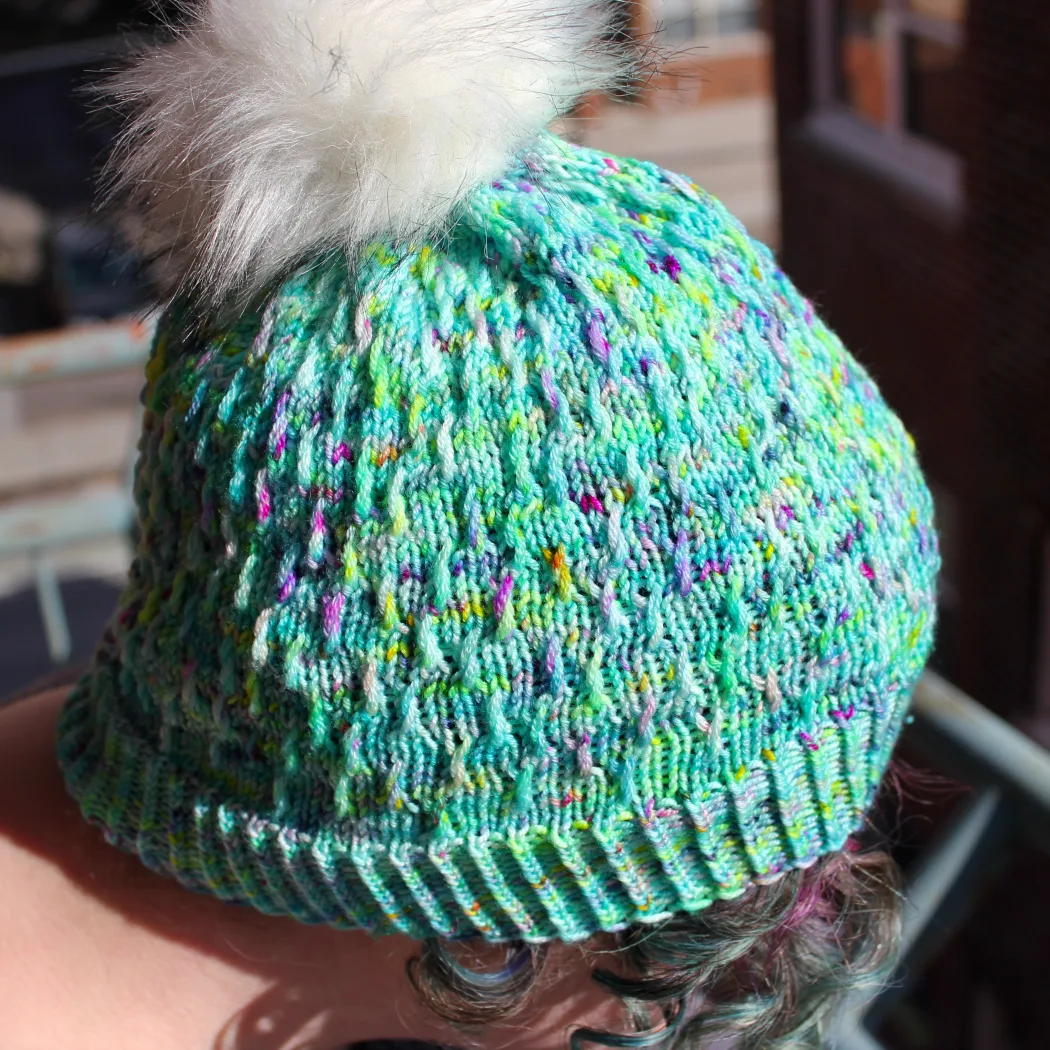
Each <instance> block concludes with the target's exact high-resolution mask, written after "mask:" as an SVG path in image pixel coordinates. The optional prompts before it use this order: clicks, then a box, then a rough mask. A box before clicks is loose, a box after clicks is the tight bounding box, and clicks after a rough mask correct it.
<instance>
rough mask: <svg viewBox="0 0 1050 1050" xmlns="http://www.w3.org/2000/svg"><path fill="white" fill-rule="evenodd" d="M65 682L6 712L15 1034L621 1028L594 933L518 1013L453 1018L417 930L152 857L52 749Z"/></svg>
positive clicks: (560, 1041) (273, 1039) (12, 1046)
mask: <svg viewBox="0 0 1050 1050" xmlns="http://www.w3.org/2000/svg"><path fill="white" fill-rule="evenodd" d="M65 695H66V689H64V688H63V689H56V690H51V691H49V692H44V693H40V694H37V695H35V696H32V697H29V698H27V699H24V700H21V701H18V702H16V703H15V704H13V705H12V706H10V707H8V708H6V709H4V710H3V711H0V1048H2V1050H56V1048H59V1047H74V1046H75V1047H76V1048H77V1050H124V1048H127V1050H144V1048H147V1047H148V1048H149V1050H169V1048H170V1050H335V1048H338V1047H342V1046H344V1045H345V1044H346V1043H351V1042H359V1041H366V1040H374V1039H418V1040H425V1041H428V1042H434V1043H441V1044H443V1045H445V1046H459V1047H478V1048H480V1050H490V1048H491V1050H496V1048H505V1050H555V1048H557V1050H566V1048H567V1046H568V1039H569V1033H570V1031H571V1029H572V1028H573V1027H575V1026H576V1025H581V1024H583V1025H586V1026H587V1027H592V1028H598V1029H602V1030H605V1031H623V1030H624V1027H623V1026H624V1020H623V1016H622V1010H621V1007H620V1006H619V1004H617V1003H616V1002H615V1001H614V1000H612V999H611V998H610V997H609V996H608V995H607V994H605V993H603V992H602V991H601V989H599V988H598V987H597V985H595V984H594V982H593V981H591V980H590V972H591V969H592V962H593V960H591V959H588V958H587V957H586V956H585V955H584V954H583V953H582V952H581V951H580V950H579V949H575V948H571V947H567V946H558V947H557V948H556V950H555V952H554V959H553V960H552V963H553V966H552V967H551V970H550V972H551V974H552V977H553V979H549V980H546V981H545V982H544V983H543V985H542V987H541V988H540V990H539V991H538V992H537V993H536V996H535V998H534V1000H532V1001H531V1002H530V1004H529V1005H528V1007H527V1008H526V1009H525V1010H524V1011H522V1012H521V1013H520V1014H519V1015H517V1016H516V1017H515V1018H514V1019H513V1020H512V1021H509V1022H507V1023H504V1024H501V1025H498V1026H490V1027H487V1028H484V1029H480V1030H479V1029H470V1030H466V1029H462V1028H459V1029H456V1028H453V1027H452V1026H451V1025H448V1024H446V1023H445V1022H443V1021H441V1020H440V1019H438V1018H437V1017H436V1016H434V1015H433V1014H432V1013H430V1012H429V1011H428V1010H426V1009H425V1008H424V1007H423V1006H422V1005H421V1004H420V1003H419V1002H418V1000H417V998H416V994H415V992H414V990H413V988H412V987H411V985H410V983H409V981H408V979H407V977H406V975H405V964H406V962H407V961H408V960H409V959H411V958H412V957H413V956H415V955H417V954H418V944H417V943H416V942H414V941H411V940H410V939H408V938H406V937H398V936H391V937H383V938H379V939H374V938H371V937H369V936H368V935H367V934H364V933H361V932H357V931H346V930H335V929H331V928H328V927H323V926H306V925H304V924H301V923H298V922H296V921H295V920H293V919H285V918H275V917H271V916H267V915H263V914H261V913H259V912H256V911H255V910H254V909H251V908H247V907H242V906H238V905H233V904H228V903H224V902H222V901H219V900H217V899H214V898H211V897H208V896H205V895H201V894H196V893H193V892H190V891H189V890H186V889H184V888H183V887H182V886H180V885H179V884H178V883H177V882H175V881H174V880H171V879H167V878H164V877H162V876H160V875H156V874H154V873H153V872H151V871H148V870H147V869H146V868H145V867H144V866H143V865H142V864H141V863H140V862H139V861H138V860H137V859H136V858H135V857H133V856H130V855H127V854H125V853H123V852H121V851H119V850H117V849H115V848H114V847H112V846H110V845H108V844H107V843H106V842H105V840H104V839H103V837H102V834H101V832H99V831H98V830H97V829H95V828H94V827H92V826H90V825H89V824H87V823H86V822H85V821H84V820H83V818H82V817H81V816H80V813H79V811H78V809H77V807H76V805H75V804H74V803H73V801H72V800H71V799H70V798H69V796H68V795H67V794H66V791H65V787H64V785H63V783H62V779H61V776H60V774H59V770H58V766H57V763H56V760H55V757H54V736H55V722H56V718H57V715H58V711H59V708H60V707H61V705H62V702H63V700H64V699H65ZM604 965H608V960H607V958H606V961H605V963H604Z"/></svg>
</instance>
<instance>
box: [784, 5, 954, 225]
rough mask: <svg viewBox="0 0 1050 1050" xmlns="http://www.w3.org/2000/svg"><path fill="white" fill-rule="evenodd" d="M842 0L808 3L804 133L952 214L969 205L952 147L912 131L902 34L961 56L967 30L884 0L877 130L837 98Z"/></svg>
mask: <svg viewBox="0 0 1050 1050" xmlns="http://www.w3.org/2000/svg"><path fill="white" fill-rule="evenodd" d="M836 4H837V0H809V14H810V27H811V32H810V55H809V70H810V78H811V80H810V92H811V99H812V105H811V108H810V113H809V115H808V117H807V118H806V121H805V128H806V132H807V134H808V135H809V136H810V137H811V138H813V139H814V140H816V141H817V142H819V143H820V144H822V145H825V146H828V147H830V148H831V149H833V150H834V151H836V152H838V153H840V154H843V155H845V156H847V157H848V158H850V159H853V160H856V161H858V162H859V163H861V164H863V165H864V167H866V168H869V169H871V170H874V171H875V172H877V173H879V174H880V175H882V176H883V177H885V178H888V179H890V180H892V181H894V182H897V183H900V184H903V185H904V186H905V187H906V188H908V189H910V190H911V191H912V192H914V193H916V194H918V195H920V196H922V197H924V198H926V199H927V200H928V201H929V202H930V203H932V204H933V205H934V206H936V207H937V208H939V209H941V210H943V211H945V212H946V213H948V214H949V216H951V217H955V216H957V215H959V214H961V212H962V209H963V204H964V185H963V182H964V180H963V174H964V162H963V158H962V157H960V156H959V155H958V154H957V153H955V152H953V151H952V150H950V149H948V148H946V147H944V146H940V145H938V144H937V143H935V142H931V141H929V140H928V139H925V138H922V137H921V136H919V135H916V134H914V133H913V132H911V131H909V130H908V128H907V126H906V122H905V118H906V105H907V100H906V98H905V83H906V70H905V37H906V36H907V35H909V34H910V35H913V36H916V37H919V38H922V39H926V40H931V41H933V42H935V43H939V44H942V45H943V46H946V47H953V48H957V49H959V50H960V51H961V50H962V49H963V48H964V46H965V35H966V34H965V27H964V26H962V25H956V24H953V23H951V22H946V21H944V20H943V19H937V18H932V17H929V16H926V15H920V14H916V13H915V12H913V11H910V10H908V8H907V6H906V0H884V5H885V11H884V13H883V16H882V33H883V34H884V37H885V41H884V42H885V47H886V54H887V76H886V100H885V101H886V114H887V116H886V122H885V124H884V126H882V127H877V126H875V125H874V124H871V123H869V122H867V121H865V120H864V119H863V118H862V117H860V116H858V115H857V114H856V113H855V112H854V111H853V110H852V109H851V108H850V107H849V106H848V105H846V104H845V103H844V102H842V100H841V99H839V98H838V94H837V91H836V76H837V58H836V48H837V34H836V28H837V27H836Z"/></svg>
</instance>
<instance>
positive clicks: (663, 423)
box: [59, 0, 937, 1048]
mask: <svg viewBox="0 0 1050 1050" xmlns="http://www.w3.org/2000/svg"><path fill="white" fill-rule="evenodd" d="M601 11H602V6H601V5H598V4H594V3H591V2H588V0H529V2H527V3H522V4H519V5H516V6H514V7H511V5H506V4H504V3H502V2H496V0H470V2H467V0H440V2H434V0H426V2H424V0H386V2H385V3H382V4H379V3H370V2H367V0H354V2H350V0H339V2H337V0H265V2H261V0H251V2H248V0H221V2H220V0H213V2H211V3H207V4H205V5H204V6H203V8H202V11H201V12H200V14H199V18H198V20H197V21H196V22H195V23H194V24H193V26H192V27H191V28H189V29H188V30H187V31H185V33H184V34H183V35H182V36H181V37H180V38H179V39H178V40H176V42H174V43H173V44H171V45H168V46H166V47H165V48H162V49H159V50H157V51H153V52H150V53H148V54H147V55H146V56H145V57H144V58H143V60H142V61H141V63H140V64H139V66H138V67H136V69H135V70H134V71H133V72H132V73H130V74H128V76H127V77H126V78H125V80H124V82H123V84H124V93H125V97H126V98H127V99H128V100H130V101H131V102H133V103H135V104H136V105H137V107H138V109H137V116H136V117H135V119H134V122H133V124H132V125H131V131H130V132H129V136H128V138H127V140H126V143H125V146H126V150H125V154H124V161H123V165H124V166H123V169H122V170H123V172H124V174H123V179H124V186H125V188H126V189H128V190H129V191H130V194H131V197H132V199H133V201H134V202H137V203H138V204H139V205H140V206H141V208H142V211H141V214H140V215H139V223H140V226H141V228H143V229H145V230H146V231H147V234H146V239H147V242H148V243H149V244H150V245H152V246H154V247H156V246H157V245H158V244H164V245H166V246H167V248H168V249H169V254H168V255H167V256H166V257H165V260H166V262H167V263H168V269H169V270H170V269H171V267H175V270H176V272H177V273H178V274H179V275H180V287H179V290H178V294H177V295H176V296H175V298H174V301H173V303H172V305H171V307H170V308H169V310H168V311H167V314H166V316H165V318H164V320H163V321H162V323H161V326H160V329H159V333H158V337H157V341H156V345H155V349H154V352H153V357H152V360H151V363H150V365H149V369H148V379H149V382H148V386H147V389H146V394H145V403H146V413H145V419H144V429H143V437H142V445H141V457H140V461H139V465H138V472H137V483H136V495H137V499H138V504H139V539H138V549H137V554H136V558H135V561H134V564H133V567H132V570H131V574H130V578H129V582H128V587H127V590H126V592H125V594H124V598H123V600H122V605H121V609H120V611H119V613H118V614H117V616H116V617H115V618H114V620H113V622H112V624H111V627H110V630H109V632H108V634H107V637H106V639H105V640H104V642H103V644H102V646H101V647H100V649H99V651H98V653H97V655H96V659H95V663H94V666H93V668H92V670H91V672H90V673H89V674H88V675H87V676H86V677H85V678H84V680H83V681H82V683H81V684H80V686H79V687H78V689H77V690H76V691H75V692H74V694H73V696H72V697H71V699H70V701H69V703H68V704H67V706H66V708H65V711H64V714H63V718H62V724H61V731H60V741H59V753H60V759H61V761H62V764H63V768H64V772H65V776H66V780H67V783H68V785H69V787H70V790H71V791H72V793H73V794H74V796H75V797H76V798H77V799H78V801H79V803H80V805H81V807H82V809H83V811H84V813H85V814H86V816H87V817H88V818H89V819H91V820H93V821H95V822H98V823H100V824H101V825H102V826H103V827H104V828H105V829H106V831H107V834H108V835H109V837H110V839H111V840H112V841H113V842H115V843H116V844H117V845H120V846H122V847H124V848H126V849H129V850H133V851H134V852H136V853H138V855H139V856H140V857H141V858H142V859H143V861H144V862H145V863H146V864H147V865H149V866H150V867H152V868H155V869H156V870H159V871H162V872H167V873H169V874H171V875H173V876H175V877H176V878H178V879H179V880H180V881H181V882H182V883H183V884H184V885H186V886H188V887H190V888H192V889H196V890H201V891H206V892H210V893H214V894H217V895H218V896H220V897H222V898H224V899H228V900H234V901H240V902H244V903H250V904H253V905H255V906H256V907H258V908H260V909H262V910H263V911H266V912H270V913H275V914H285V915H291V916H294V917H296V918H298V919H301V920H302V921H304V922H325V923H330V924H333V925H342V926H350V927H356V928H362V929H366V930H369V931H371V932H373V933H374V934H376V935H377V936H378V935H382V934H384V933H388V932H393V931H398V932H402V933H407V934H409V935H410V936H412V937H414V938H416V939H417V940H418V941H419V942H420V944H421V954H420V957H419V959H418V961H417V962H416V963H415V964H414V965H413V967H412V969H411V979H412V980H413V981H414V982H415V984H416V986H417V988H418V990H419V992H420V994H421V995H422V996H423V998H424V1000H425V1001H426V1002H427V1003H429V1004H430V1005H432V1006H433V1007H434V1009H435V1010H437V1011H438V1012H439V1013H441V1014H443V1015H444V1016H446V1017H451V1018H455V1019H457V1020H461V1021H475V1022H486V1021H491V1020H494V1019H496V1018H498V1017H500V1016H503V1015H505V1014H506V1013H507V1012H508V1011H510V1010H512V1009H513V1008H514V1007H515V1004H517V1003H519V1002H520V1001H521V1000H522V999H523V998H524V997H526V996H527V995H528V993H529V990H530V988H532V987H534V986H535V985H536V984H537V983H538V982H542V981H543V980H545V979H550V975H549V974H548V976H547V978H545V977H544V973H545V966H544V958H545V954H546V952H545V946H547V945H550V944H553V943H565V944H573V945H580V946H582V947H583V949H584V953H585V954H584V955H582V956H581V960H582V962H581V965H588V966H593V967H594V971H595V979H596V980H598V981H599V982H600V983H602V984H603V985H604V986H605V987H606V988H607V989H608V990H609V991H610V993H611V994H615V995H618V996H620V997H622V998H623V999H624V1001H625V1002H626V1003H628V1004H629V1005H630V1010H631V1013H632V1017H634V1019H635V1020H636V1022H637V1025H638V1026H639V1027H640V1028H641V1029H644V1030H645V1031H646V1032H647V1034H643V1035H637V1036H632V1037H628V1036H624V1035H622V1034H620V1035H615V1034H608V1035H605V1036H600V1035H599V1034H598V1033H594V1032H583V1033H578V1034H577V1036H576V1038H577V1040H580V1039H584V1038H586V1039H591V1040H595V1041H601V1040H602V1039H604V1041H605V1042H607V1043H609V1044H610V1045H649V1044H650V1043H653V1042H655V1041H660V1040H670V1039H673V1038H676V1037H679V1036H686V1035H688V1033H690V1032H693V1033H699V1034H700V1035H701V1036H702V1037H704V1038H706V1037H707V1036H708V1035H710V1034H712V1033H716V1032H736V1033H740V1036H741V1038H742V1040H743V1043H742V1045H744V1046H749V1047H756V1048H757V1047H764V1048H765V1047H774V1046H779V1045H785V1046H787V1045H792V1040H799V1039H803V1038H806V1037H807V1035H806V1033H807V1032H810V1031H811V1030H812V1029H813V1026H814V1025H815V1024H816V1023H817V1022H818V1021H819V1020H820V1018H821V1017H822V1016H823V1015H824V1014H825V1013H826V1011H827V1009H828V1007H829V1004H830V1003H831V1002H832V1001H833V999H834V995H835V993H837V992H840V991H842V990H850V989H852V988H855V987H858V986H861V985H863V984H865V983H868V982H871V981H874V980H877V979H878V978H879V976H880V974H882V973H883V972H884V970H885V968H886V967H887V966H888V965H889V964H890V962H891V961H892V947H893V942H894V935H893V931H894V929H895V924H896V910H895V904H894V900H895V896H894V894H895V889H894V877H893V869H892V864H891V862H889V860H888V859H887V858H886V856H885V855H884V854H881V853H878V852H875V853H870V852H865V851H863V850H862V849H860V848H859V846H858V845H857V842H856V838H855V836H856V834H857V832H858V830H859V829H860V828H861V827H862V826H863V824H864V821H865V815H866V813H867V812H868V810H869V808H870V806H871V804H872V801H873V798H874V796H875V793H876V791H877V788H878V785H879V783H880V780H881V778H882V776H883V774H884V772H885V770H886V767H887V764H888V762H889V758H890V754H891V752H892V749H893V746H894V743H895V740H896V737H897V734H898V732H899V730H900V727H901V724H902V722H903V719H904V716H905V713H906V709H907V704H908V698H909V695H910V692H911V688H912V686H913V685H914V682H915V680H916V678H917V676H918V674H919V673H920V671H921V669H922V666H923V664H924V662H925V660H926V657H927V655H928V652H929V648H930V644H931V636H932V630H933V621H934V581H935V575H936V571H937V553H936V540H935V537H934V535H933V532H932V505H931V500H930V496H929V492H928V490H927V488H926V485H925V483H924V482H923V479H922V476H921V474H920V472H919V469H918V467H917V465H916V461H915V458H914V453H913V450H912V447H911V443H910V439H909V438H908V436H907V435H906V433H905V432H904V429H903V427H902V426H901V424H900V422H899V421H898V420H897V418H896V417H895V416H894V415H893V414H892V412H891V411H890V410H889V409H888V408H887V406H886V405H885V403H884V402H883V400H882V399H881V397H880V395H879V393H878V391H877V389H876V387H875V385H874V384H873V382H872V381H871V379H870V378H869V377H868V375H867V374H866V373H865V372H864V370H863V369H862V368H861V366H860V365H858V364H857V362H856V361H855V360H854V359H853V358H852V357H851V356H850V355H849V354H848V352H847V351H846V350H845V349H844V348H843V347H842V345H841V344H840V343H839V341H838V340H837V339H836V337H835V336H834V335H833V334H832V333H831V332H830V331H829V330H828V329H827V328H826V327H825V326H824V325H823V324H822V322H821V321H820V320H819V318H818V317H816V316H815V314H814V312H813V309H812V307H811V306H810V304H809V303H808V302H807V301H806V300H805V299H803V298H802V296H801V295H800V294H799V293H798V292H797V291H796V290H795V289H794V287H793V286H792V285H791V283H790V282H789V281H788V279H787V278H786V277H785V275H784V274H783V273H782V272H781V270H780V269H779V267H778V266H777V264H776V262H775V260H774V258H773V256H772V254H771V253H770V252H769V251H768V250H767V249H765V248H763V247H762V246H760V245H757V244H755V243H754V242H752V241H751V240H749V239H748V237H747V236H746V234H745V233H744V231H743V229H742V228H741V227H740V226H739V224H738V223H736V221H735V220H733V219H732V218H731V217H730V216H729V215H728V214H727V213H726V212H725V210H724V209H723V208H722V207H721V206H720V205H719V204H718V203H717V202H715V201H714V200H712V199H711V198H710V197H708V196H707V195H706V194H704V193H703V191H701V190H700V189H698V188H697V187H696V186H694V185H692V184H691V183H690V182H689V181H688V180H687V179H684V178H682V177H680V176H676V175H673V174H670V173H668V172H665V171H662V170H661V169H659V168H657V167H655V166H653V165H650V164H645V163H642V162H638V161H633V160H624V159H619V158H612V157H609V156H605V155H603V154H600V153H597V152H594V151H590V150H586V149H580V148H576V147H574V146H571V145H568V144H566V143H564V142H562V141H561V140H559V139H557V138H555V137H554V136H552V135H550V134H548V133H547V132H545V131H544V130H543V125H544V123H545V122H546V121H547V120H548V119H549V118H550V117H551V116H552V115H553V114H554V111H555V109H556V108H557V107H558V106H560V105H562V104H564V103H566V102H568V101H569V100H570V97H571V96H573V95H575V94H576V93H578V92H579V91H581V90H584V89H588V90H589V89H594V88H597V87H599V86H600V85H601V84H602V83H603V82H604V81H605V79H606V78H608V77H616V76H619V75H620V68H619V66H618V64H617V62H616V61H614V60H612V59H611V58H609V57H608V56H607V54H606V52H605V51H604V50H603V47H604V45H603V44H602V43H601V41H603V40H605V39H607V35H605V34H603V22H602V18H601ZM581 56H582V57H581ZM173 218H174V219H175V220H176V221H174V222H173ZM479 944H493V945H504V946H506V948H505V950H506V960H505V966H504V965H502V964H501V965H500V966H498V967H497V968H496V970H495V971H493V970H492V969H491V968H490V966H489V965H488V964H489V963H490V962H491V959H484V960H477V961H478V963H479V965H478V966H473V965H472V964H471V959H470V958H469V956H470V955H471V953H472V952H473V951H474V949H475V947H476V946H477V945H479ZM494 950H495V951H496V952H497V954H499V953H501V952H502V951H504V949H502V948H496V949H494ZM464 953H465V954H464ZM500 958H501V959H502V956H500ZM661 1013H662V1015H663V1019H662V1021H661V1019H660V1014H661ZM662 1026H663V1027H662ZM778 1041H779V1042H778Z"/></svg>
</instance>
